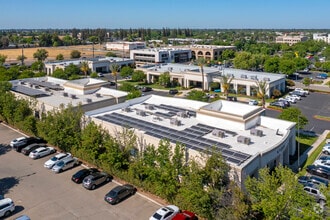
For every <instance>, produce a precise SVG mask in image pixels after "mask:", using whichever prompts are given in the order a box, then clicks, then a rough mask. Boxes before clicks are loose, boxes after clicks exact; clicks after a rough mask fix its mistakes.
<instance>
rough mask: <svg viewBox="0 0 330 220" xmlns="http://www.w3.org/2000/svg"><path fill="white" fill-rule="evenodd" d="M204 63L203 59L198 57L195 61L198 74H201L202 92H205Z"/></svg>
mask: <svg viewBox="0 0 330 220" xmlns="http://www.w3.org/2000/svg"><path fill="white" fill-rule="evenodd" d="M205 63H206V61H205V59H204V58H203V57H199V58H198V59H197V65H198V66H199V69H200V72H201V74H202V91H204V90H205V88H204V81H205V80H204V65H205Z"/></svg>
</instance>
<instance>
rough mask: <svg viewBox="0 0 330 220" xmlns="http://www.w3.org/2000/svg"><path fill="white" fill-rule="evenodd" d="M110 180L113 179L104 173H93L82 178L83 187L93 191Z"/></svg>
mask: <svg viewBox="0 0 330 220" xmlns="http://www.w3.org/2000/svg"><path fill="white" fill-rule="evenodd" d="M112 179H113V177H112V176H110V175H109V174H107V173H105V172H95V173H92V174H90V175H89V176H86V177H85V178H84V180H83V186H84V187H85V188H86V189H92V190H93V189H95V188H96V187H97V186H100V185H101V184H104V183H107V182H110V181H111V180H112Z"/></svg>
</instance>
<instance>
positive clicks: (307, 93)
mask: <svg viewBox="0 0 330 220" xmlns="http://www.w3.org/2000/svg"><path fill="white" fill-rule="evenodd" d="M294 91H299V92H303V93H305V95H309V91H308V90H304V89H302V88H295V89H294Z"/></svg>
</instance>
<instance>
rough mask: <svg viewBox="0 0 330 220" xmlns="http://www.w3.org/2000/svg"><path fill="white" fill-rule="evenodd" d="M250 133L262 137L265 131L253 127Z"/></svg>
mask: <svg viewBox="0 0 330 220" xmlns="http://www.w3.org/2000/svg"><path fill="white" fill-rule="evenodd" d="M250 134H251V135H254V136H259V137H262V135H263V132H262V130H259V129H255V128H253V129H251V130H250Z"/></svg>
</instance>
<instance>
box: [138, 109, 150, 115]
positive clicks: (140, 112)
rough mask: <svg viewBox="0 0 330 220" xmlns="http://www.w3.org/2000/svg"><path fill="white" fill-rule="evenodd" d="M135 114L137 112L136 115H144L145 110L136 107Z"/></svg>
mask: <svg viewBox="0 0 330 220" xmlns="http://www.w3.org/2000/svg"><path fill="white" fill-rule="evenodd" d="M136 114H137V115H140V116H146V115H147V114H146V112H145V111H143V110H140V109H137V110H136Z"/></svg>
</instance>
